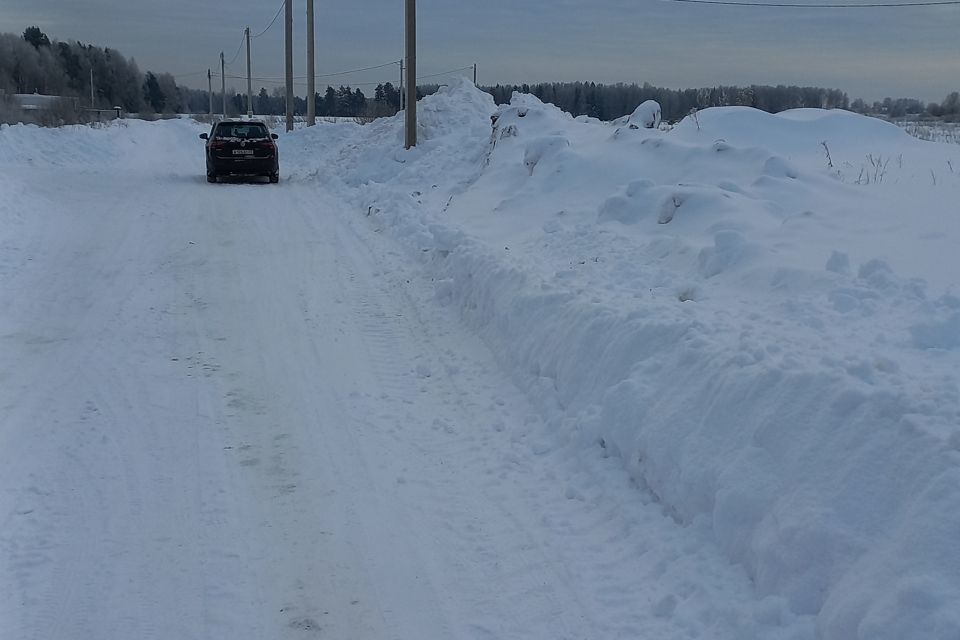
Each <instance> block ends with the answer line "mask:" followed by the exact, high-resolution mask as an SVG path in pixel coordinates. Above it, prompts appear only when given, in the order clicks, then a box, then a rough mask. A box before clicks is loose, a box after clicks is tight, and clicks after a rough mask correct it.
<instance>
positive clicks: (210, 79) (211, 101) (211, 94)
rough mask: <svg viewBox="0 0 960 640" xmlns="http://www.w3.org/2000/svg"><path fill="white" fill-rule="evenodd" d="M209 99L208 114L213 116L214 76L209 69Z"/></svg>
mask: <svg viewBox="0 0 960 640" xmlns="http://www.w3.org/2000/svg"><path fill="white" fill-rule="evenodd" d="M207 97H208V98H209V99H210V106H209V110H208V113H209V114H210V115H213V74H211V73H210V69H207Z"/></svg>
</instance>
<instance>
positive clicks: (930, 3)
mask: <svg viewBox="0 0 960 640" xmlns="http://www.w3.org/2000/svg"><path fill="white" fill-rule="evenodd" d="M665 1H667V2H683V3H686V4H715V5H724V6H728V7H789V8H794V9H878V8H887V7H940V6H945V5H960V0H921V1H920V2H883V3H881V2H866V3H863V4H830V3H827V4H817V3H813V2H737V1H735V0H665Z"/></svg>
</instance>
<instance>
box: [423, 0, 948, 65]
mask: <svg viewBox="0 0 960 640" xmlns="http://www.w3.org/2000/svg"><path fill="white" fill-rule="evenodd" d="M958 2H960V0H958ZM467 69H473V65H472V64H471V65H470V66H468V67H460V68H459V69H451V70H450V71H441V72H440V73H431V74H430V75H427V76H417V80H423V79H425V78H436V77H437V76H448V75H450V74H451V73H456V72H457V71H466V70H467Z"/></svg>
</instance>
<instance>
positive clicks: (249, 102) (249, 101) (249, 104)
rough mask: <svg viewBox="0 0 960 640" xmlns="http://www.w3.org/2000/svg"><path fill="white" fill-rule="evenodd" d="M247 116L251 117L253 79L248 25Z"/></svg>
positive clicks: (248, 28)
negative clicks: (251, 75)
mask: <svg viewBox="0 0 960 640" xmlns="http://www.w3.org/2000/svg"><path fill="white" fill-rule="evenodd" d="M244 33H246V36H247V117H248V118H250V117H253V79H252V78H251V77H250V27H247V29H246V31H245V32H244Z"/></svg>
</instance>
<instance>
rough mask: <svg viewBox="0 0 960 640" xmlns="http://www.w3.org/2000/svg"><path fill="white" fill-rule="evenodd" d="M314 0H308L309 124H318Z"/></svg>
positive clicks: (310, 125)
mask: <svg viewBox="0 0 960 640" xmlns="http://www.w3.org/2000/svg"><path fill="white" fill-rule="evenodd" d="M314 44H315V43H314V33H313V0H307V126H308V127H312V126H313V125H315V124H317V86H316V80H317V79H316V76H315V71H316V70H315V69H314V62H315V59H314V58H315V55H314Z"/></svg>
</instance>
